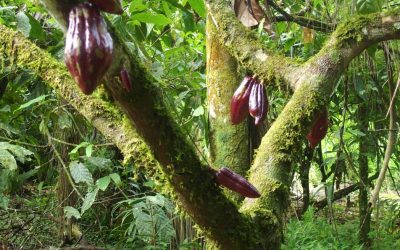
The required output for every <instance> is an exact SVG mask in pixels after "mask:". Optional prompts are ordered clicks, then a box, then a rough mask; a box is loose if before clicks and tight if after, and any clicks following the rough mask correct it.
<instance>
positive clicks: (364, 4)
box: [356, 0, 383, 14]
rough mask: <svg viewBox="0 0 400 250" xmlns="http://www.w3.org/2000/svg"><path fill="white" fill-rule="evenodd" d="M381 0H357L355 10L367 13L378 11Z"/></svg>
mask: <svg viewBox="0 0 400 250" xmlns="http://www.w3.org/2000/svg"><path fill="white" fill-rule="evenodd" d="M382 3H383V2H382V0H357V4H356V6H357V12H358V13H360V14H369V13H374V12H379V11H380V10H381V9H382Z"/></svg>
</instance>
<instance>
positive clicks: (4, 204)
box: [0, 193, 10, 209]
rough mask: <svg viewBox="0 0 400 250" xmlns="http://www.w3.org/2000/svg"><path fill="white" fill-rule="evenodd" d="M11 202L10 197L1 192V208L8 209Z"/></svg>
mask: <svg viewBox="0 0 400 250" xmlns="http://www.w3.org/2000/svg"><path fill="white" fill-rule="evenodd" d="M9 203H10V199H8V198H7V197H6V196H4V195H3V194H2V193H0V208H2V209H7V207H8V204H9Z"/></svg>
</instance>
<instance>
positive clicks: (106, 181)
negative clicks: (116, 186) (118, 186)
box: [96, 176, 111, 191]
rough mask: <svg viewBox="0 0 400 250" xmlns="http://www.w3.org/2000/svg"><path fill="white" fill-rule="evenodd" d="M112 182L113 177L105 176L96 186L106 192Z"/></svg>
mask: <svg viewBox="0 0 400 250" xmlns="http://www.w3.org/2000/svg"><path fill="white" fill-rule="evenodd" d="M110 182H111V177H110V176H104V177H102V178H100V179H98V180H97V181H96V186H97V187H98V188H99V189H100V190H101V191H105V190H106V189H107V187H108V185H109V184H110Z"/></svg>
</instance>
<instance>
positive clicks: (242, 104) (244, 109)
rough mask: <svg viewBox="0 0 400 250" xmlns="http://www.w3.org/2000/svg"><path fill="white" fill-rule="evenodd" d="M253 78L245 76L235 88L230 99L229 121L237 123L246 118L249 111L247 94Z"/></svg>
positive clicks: (248, 94)
mask: <svg viewBox="0 0 400 250" xmlns="http://www.w3.org/2000/svg"><path fill="white" fill-rule="evenodd" d="M252 85H253V78H252V77H250V76H246V77H245V78H244V79H243V81H242V82H241V83H240V85H239V87H238V88H237V89H236V91H235V93H234V94H233V97H232V100H231V122H232V124H239V123H241V122H242V121H244V119H246V117H247V115H248V113H249V96H250V91H251V86H252Z"/></svg>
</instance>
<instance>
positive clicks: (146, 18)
mask: <svg viewBox="0 0 400 250" xmlns="http://www.w3.org/2000/svg"><path fill="white" fill-rule="evenodd" d="M131 19H132V20H137V21H140V22H143V23H153V24H155V25H161V26H164V25H167V24H170V23H172V20H171V19H169V18H168V17H166V16H165V15H163V14H155V13H149V12H142V13H138V14H135V15H132V16H131Z"/></svg>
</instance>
